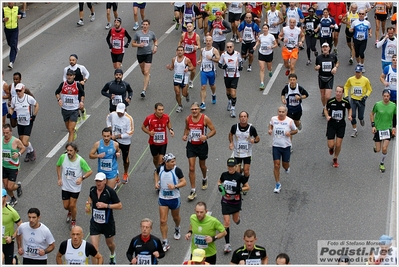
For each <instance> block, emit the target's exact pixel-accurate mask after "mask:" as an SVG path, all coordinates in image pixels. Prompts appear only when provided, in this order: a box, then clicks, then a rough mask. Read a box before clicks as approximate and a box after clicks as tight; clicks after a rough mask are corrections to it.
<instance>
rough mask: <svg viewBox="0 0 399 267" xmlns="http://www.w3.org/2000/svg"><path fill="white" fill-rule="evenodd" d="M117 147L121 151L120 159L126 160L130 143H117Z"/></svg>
mask: <svg viewBox="0 0 399 267" xmlns="http://www.w3.org/2000/svg"><path fill="white" fill-rule="evenodd" d="M119 148H120V149H121V151H122V159H123V162H128V158H129V150H130V144H128V145H124V144H121V143H119Z"/></svg>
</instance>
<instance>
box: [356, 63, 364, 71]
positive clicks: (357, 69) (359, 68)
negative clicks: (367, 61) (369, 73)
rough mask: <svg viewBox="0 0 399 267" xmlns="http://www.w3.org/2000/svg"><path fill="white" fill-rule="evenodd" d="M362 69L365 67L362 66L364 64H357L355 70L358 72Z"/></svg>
mask: <svg viewBox="0 0 399 267" xmlns="http://www.w3.org/2000/svg"><path fill="white" fill-rule="evenodd" d="M362 70H363V68H362V66H359V65H358V66H356V68H355V71H356V72H362Z"/></svg>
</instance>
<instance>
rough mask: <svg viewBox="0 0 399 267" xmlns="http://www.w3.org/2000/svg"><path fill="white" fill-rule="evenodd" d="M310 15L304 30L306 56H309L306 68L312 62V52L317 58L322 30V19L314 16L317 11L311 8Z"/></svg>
mask: <svg viewBox="0 0 399 267" xmlns="http://www.w3.org/2000/svg"><path fill="white" fill-rule="evenodd" d="M308 12H309V15H307V16H306V17H305V18H304V29H305V41H306V54H307V56H308V61H307V62H306V66H309V65H310V64H311V63H312V61H311V60H310V50H312V52H313V53H314V56H315V57H316V58H317V56H318V54H319V52H318V51H317V49H316V43H317V38H318V37H319V30H320V19H319V18H318V17H317V16H316V15H315V14H314V12H315V10H314V8H313V7H310V8H309V10H308Z"/></svg>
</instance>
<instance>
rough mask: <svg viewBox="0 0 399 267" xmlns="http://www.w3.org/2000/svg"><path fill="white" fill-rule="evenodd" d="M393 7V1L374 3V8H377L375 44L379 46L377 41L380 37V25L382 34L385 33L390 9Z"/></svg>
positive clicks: (375, 15)
mask: <svg viewBox="0 0 399 267" xmlns="http://www.w3.org/2000/svg"><path fill="white" fill-rule="evenodd" d="M391 7H392V3H389V2H388V3H387V2H375V3H374V8H375V14H374V19H375V44H376V46H377V43H378V41H379V39H380V27H381V30H382V36H384V35H385V23H386V21H387V18H388V9H389V8H391Z"/></svg>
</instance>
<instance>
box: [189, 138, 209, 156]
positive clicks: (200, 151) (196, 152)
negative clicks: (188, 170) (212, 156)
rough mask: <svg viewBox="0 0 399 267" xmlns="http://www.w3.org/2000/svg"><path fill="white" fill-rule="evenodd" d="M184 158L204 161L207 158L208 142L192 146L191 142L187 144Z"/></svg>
mask: <svg viewBox="0 0 399 267" xmlns="http://www.w3.org/2000/svg"><path fill="white" fill-rule="evenodd" d="M186 156H187V158H195V157H198V158H199V159H200V160H206V159H207V158H208V142H205V143H202V144H200V145H193V144H191V142H187V145H186Z"/></svg>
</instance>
